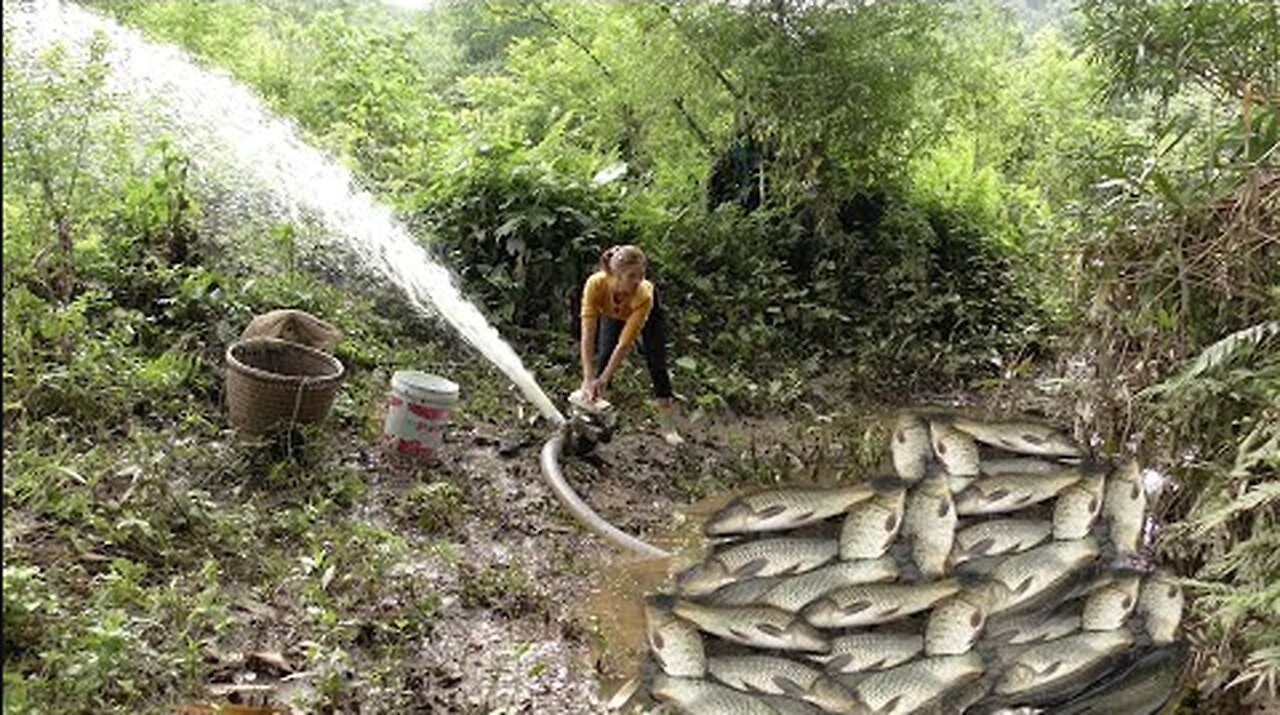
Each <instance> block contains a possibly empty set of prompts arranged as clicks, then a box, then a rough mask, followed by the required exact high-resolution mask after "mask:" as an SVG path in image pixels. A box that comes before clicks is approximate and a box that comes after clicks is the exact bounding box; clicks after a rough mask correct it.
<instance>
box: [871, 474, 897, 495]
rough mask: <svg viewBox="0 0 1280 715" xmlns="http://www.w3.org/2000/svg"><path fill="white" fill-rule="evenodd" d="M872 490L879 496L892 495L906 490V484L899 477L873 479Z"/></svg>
mask: <svg viewBox="0 0 1280 715" xmlns="http://www.w3.org/2000/svg"><path fill="white" fill-rule="evenodd" d="M871 488H872V489H873V490H875V492H876V493H877V494H892V493H893V492H896V491H898V490H899V489H904V488H905V482H904V481H903V480H902V479H900V478H899V477H886V476H878V477H872V478H871Z"/></svg>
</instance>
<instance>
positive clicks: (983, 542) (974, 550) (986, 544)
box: [969, 536, 996, 556]
mask: <svg viewBox="0 0 1280 715" xmlns="http://www.w3.org/2000/svg"><path fill="white" fill-rule="evenodd" d="M995 545H996V540H995V539H994V538H992V537H990V536H988V537H987V538H985V539H980V540H979V541H977V542H975V543H974V545H973V546H970V547H969V553H971V554H977V555H979V556H985V555H986V553H987V550H988V549H990V548H991V547H992V546H995Z"/></svg>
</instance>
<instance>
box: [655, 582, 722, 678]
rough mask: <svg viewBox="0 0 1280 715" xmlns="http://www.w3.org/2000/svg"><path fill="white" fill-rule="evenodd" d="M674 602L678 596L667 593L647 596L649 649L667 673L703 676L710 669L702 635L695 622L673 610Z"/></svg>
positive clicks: (687, 676)
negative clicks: (682, 617) (692, 622)
mask: <svg viewBox="0 0 1280 715" xmlns="http://www.w3.org/2000/svg"><path fill="white" fill-rule="evenodd" d="M674 602H675V599H674V598H672V597H670V596H665V595H654V596H650V597H647V598H646V599H645V603H644V616H645V638H646V640H647V641H648V643H649V652H650V653H652V654H653V659H654V660H655V661H657V663H658V667H659V668H661V669H662V672H664V673H666V674H667V675H674V676H678V677H682V678H701V677H702V676H703V675H705V674H706V672H707V654H706V649H705V647H704V646H703V643H702V634H701V633H699V632H698V629H697V627H695V626H694V625H693V624H691V623H689V622H687V621H684V620H681V619H680V618H679V617H677V616H676V615H675V614H674V613H672V611H671V607H672V606H673V605H674Z"/></svg>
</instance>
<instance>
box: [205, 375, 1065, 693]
mask: <svg viewBox="0 0 1280 715" xmlns="http://www.w3.org/2000/svg"><path fill="white" fill-rule="evenodd" d="M1021 394H1023V395H1026V394H1031V393H1028V392H1023V393H1021ZM925 399H927V401H929V402H931V403H933V404H953V405H959V404H968V405H973V403H974V402H975V400H974V399H973V398H970V397H964V398H957V397H956V396H954V395H951V396H948V395H935V396H930V397H927V398H925ZM1018 401H1019V402H1021V403H1022V405H1021V407H1022V408H1023V409H1024V411H1025V410H1026V409H1027V408H1028V407H1030V410H1031V411H1032V412H1038V413H1044V412H1045V410H1043V409H1041V405H1040V404H1035V403H1034V401H1033V402H1031V403H1028V401H1027V400H1026V399H1025V398H1020V399H1019V400H1018ZM983 402H984V405H985V406H986V407H987V408H988V409H991V408H994V409H997V410H1006V409H1012V408H1013V407H1015V405H1014V404H1013V402H1012V401H1011V400H1010V399H1008V396H1001V395H998V394H995V393H992V394H990V395H989V396H987V397H986V398H984V400H983ZM1049 403H1051V401H1049ZM1049 403H1046V404H1049ZM815 404H816V405H817V407H812V406H811V407H809V408H807V409H805V410H802V411H800V413H798V414H793V415H790V416H788V417H785V418H783V417H773V418H769V419H747V418H738V417H733V416H730V415H720V416H718V417H714V418H711V417H701V416H695V417H694V418H693V419H692V420H689V419H686V422H685V424H684V429H683V433H684V434H685V436H686V438H687V443H686V444H685V445H683V446H681V447H678V448H673V447H671V446H668V445H667V444H666V443H665V442H663V441H662V440H661V438H660V437H659V436H658V434H657V431H656V429H655V426H654V424H653V423H652V421H651V420H648V419H647V418H644V417H643V416H639V415H635V414H626V413H624V414H623V415H622V417H623V419H622V422H621V424H620V426H619V431H618V434H617V435H616V436H615V437H614V439H613V440H612V441H611V442H609V443H608V444H602V445H599V446H598V447H597V449H596V450H595V451H594V452H593V453H592V454H590V455H588V456H587V457H582V458H580V457H571V456H564V457H563V458H562V460H561V464H562V468H563V472H564V475H565V477H566V479H567V480H568V481H569V482H570V483H571V485H572V486H573V487H574V488H575V489H576V490H577V491H578V492H579V494H580V495H581V496H582V497H583V498H584V499H585V500H586V502H587V503H588V504H590V505H591V506H592V507H593V508H594V509H595V510H596V511H597V512H598V513H600V514H601V515H602V516H604V517H605V518H606V519H608V520H609V521H610V522H611V523H613V524H614V525H615V526H617V527H619V528H621V529H623V530H624V531H627V532H628V533H631V534H633V535H636V536H638V537H640V538H641V539H644V540H646V541H650V542H651V543H654V544H656V545H660V546H662V547H664V548H670V549H672V550H673V551H675V552H676V554H677V555H676V556H675V557H674V558H671V559H657V560H642V559H638V558H637V557H635V556H632V555H629V554H625V553H622V552H619V551H618V550H616V549H614V548H613V547H611V546H610V545H609V544H607V543H606V542H605V541H603V540H602V539H600V538H598V537H596V536H595V535H593V534H591V533H589V532H587V531H586V530H584V529H583V528H582V527H580V526H579V524H578V523H577V522H576V521H575V520H574V519H573V518H572V517H571V516H570V515H569V513H568V512H567V511H566V510H565V509H563V508H562V507H561V506H560V505H559V504H558V502H557V501H556V500H555V497H554V495H553V494H552V492H551V491H550V489H549V488H548V487H547V486H546V484H545V482H544V481H543V477H542V474H541V472H540V469H539V466H538V456H539V451H540V449H541V447H542V444H543V442H544V441H545V440H546V439H547V438H548V437H549V436H550V427H549V426H548V425H547V424H546V423H545V422H541V421H538V422H537V423H536V424H532V425H531V424H528V423H527V422H526V423H520V422H516V421H514V420H513V421H511V422H509V423H506V424H492V423H480V422H467V421H465V420H464V421H462V422H461V423H455V424H453V425H451V429H450V432H449V433H448V434H447V437H446V444H445V448H444V450H443V455H442V458H441V459H440V461H439V462H437V463H435V464H430V465H427V464H422V463H417V462H406V461H404V460H401V459H392V458H390V457H388V456H387V455H385V454H384V453H383V452H382V451H381V450H379V449H378V448H377V447H376V445H374V444H371V443H369V442H368V441H367V440H361V439H358V438H355V437H354V436H352V437H351V439H350V443H349V445H348V446H347V447H344V451H346V454H345V456H343V457H341V458H342V459H345V460H348V461H349V462H351V463H352V464H354V465H358V469H359V471H360V473H361V475H362V479H363V480H364V481H365V483H366V485H367V491H366V492H365V493H364V495H363V497H362V498H360V499H359V501H358V503H357V504H356V505H355V506H354V507H353V508H352V509H351V510H350V511H349V512H347V513H346V514H344V515H343V518H345V519H348V520H351V521H355V522H364V523H367V524H369V525H372V526H374V527H378V528H382V529H384V530H385V532H386V533H389V534H392V535H393V540H395V541H397V542H399V547H398V548H396V549H395V551H394V553H395V556H394V559H393V560H394V562H393V563H390V564H389V565H384V566H382V567H379V568H370V569H369V570H368V572H363V571H360V570H358V569H352V568H351V567H350V566H346V567H344V568H343V569H340V570H339V572H338V573H336V574H335V573H332V572H321V571H322V569H320V568H319V567H317V568H316V569H315V571H316V572H317V573H318V578H319V581H320V586H321V587H322V590H327V591H328V592H330V593H331V594H334V593H352V594H355V595H353V596H352V597H351V598H350V599H348V600H347V601H344V602H343V603H345V604H346V605H344V606H342V607H341V608H338V609H337V612H338V613H339V615H340V617H341V619H342V620H341V622H339V623H338V624H337V625H336V628H337V629H338V630H339V631H341V632H343V633H345V634H346V635H345V636H343V637H330V639H329V641H328V642H329V643H335V644H337V647H328V648H321V647H317V644H316V643H314V642H313V639H314V636H313V635H312V631H314V625H306V624H308V623H310V624H314V622H315V619H314V618H310V617H309V616H308V615H307V613H308V608H310V607H309V606H307V605H306V604H307V603H308V600H307V597H306V594H307V593H308V592H307V591H306V590H305V589H301V590H300V589H299V588H296V587H286V586H283V585H282V586H281V588H278V589H272V588H262V589H257V590H255V591H254V592H253V593H252V594H251V595H250V597H248V598H247V599H246V604H245V605H244V607H243V608H242V609H241V610H242V611H243V612H242V613H240V614H239V617H240V618H241V619H242V620H243V622H242V623H241V627H240V628H239V629H233V633H231V634H228V636H227V637H225V638H223V639H221V640H220V642H219V646H218V648H219V649H220V652H217V653H212V654H210V658H212V659H214V661H215V662H217V660H218V659H222V663H221V664H222V665H225V667H223V668H220V669H215V671H214V672H215V675H214V677H213V678H211V681H213V682H211V683H209V686H210V688H211V690H210V692H211V693H214V694H217V695H218V696H219V697H220V698H226V699H227V700H226V701H227V702H237V701H238V702H242V703H247V702H254V699H253V695H254V692H255V691H260V692H261V693H263V694H265V697H261V698H259V701H261V702H270V703H275V704H286V705H290V706H291V709H292V710H293V712H309V711H323V712H351V713H384V712H420V713H604V712H615V711H616V710H611V709H610V708H609V705H608V704H609V701H610V700H611V699H612V698H614V696H615V694H616V693H617V692H618V690H619V689H620V688H622V687H624V686H625V685H626V683H627V681H628V680H631V679H632V678H634V677H635V676H636V674H637V668H638V667H639V663H640V661H639V654H640V653H641V652H642V647H641V639H642V637H643V636H642V633H641V631H640V625H641V619H640V597H641V596H642V595H643V594H644V593H645V592H648V591H652V590H654V589H657V588H661V587H662V586H663V585H664V584H665V583H667V582H668V580H669V575H670V574H671V573H673V572H674V571H675V570H677V569H678V568H680V567H682V566H684V565H686V564H687V563H689V562H690V561H691V560H693V559H696V558H697V557H698V550H697V549H698V541H697V539H696V538H690V535H691V534H694V533H696V525H697V522H698V519H699V518H700V517H701V516H705V514H707V513H708V512H709V511H710V510H711V509H713V508H714V507H715V506H717V505H718V504H722V503H723V502H724V501H725V500H726V499H727V498H728V496H729V495H731V494H733V493H734V492H735V491H740V490H741V489H744V488H749V487H754V486H763V485H777V484H795V483H837V482H845V481H851V480H857V479H862V478H865V477H867V476H869V475H871V474H874V473H876V472H877V471H880V470H884V469H887V468H888V448H887V442H886V438H887V434H888V432H887V426H886V423H887V421H888V420H889V419H891V417H892V415H893V414H894V410H895V408H894V407H892V406H887V407H880V408H875V409H857V410H854V409H850V408H849V407H848V406H847V405H843V406H842V405H838V404H835V403H833V404H827V405H824V404H822V403H820V402H816V403H815ZM824 410H827V411H824ZM1050 416H1055V415H1050ZM1056 417H1062V416H1061V415H1057V416H1056ZM1060 421H1061V420H1060ZM356 526H357V527H359V524H357V525H356ZM356 531H357V532H358V531H359V528H357V529H356ZM349 532H350V529H348V530H347V532H344V533H349ZM327 548H329V547H328V546H326V549H327ZM333 549H334V551H335V553H338V552H340V551H341V545H334V547H333ZM359 558H361V556H359V555H357V556H356V559H357V560H358V559H359ZM339 563H341V561H339ZM331 571H332V569H331ZM316 577H317V574H316V573H312V574H311V578H312V579H315V578H316ZM310 588H311V589H312V590H314V586H311V587H310ZM344 589H345V590H344ZM344 628H345V630H342V629H344ZM237 634H238V635H237ZM318 703H319V704H321V705H319V706H317V704H318ZM615 704H616V703H615ZM650 705H651V704H650V703H647V702H646V701H644V700H643V698H637V699H634V700H632V701H631V702H630V703H628V704H627V705H626V707H625V708H624V709H623V711H624V712H632V713H635V712H645V711H647V709H648V708H649V706H650Z"/></svg>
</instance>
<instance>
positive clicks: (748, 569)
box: [733, 558, 769, 578]
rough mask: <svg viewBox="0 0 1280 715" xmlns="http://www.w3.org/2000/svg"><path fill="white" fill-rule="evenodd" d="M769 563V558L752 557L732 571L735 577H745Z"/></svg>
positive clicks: (752, 574)
mask: <svg viewBox="0 0 1280 715" xmlns="http://www.w3.org/2000/svg"><path fill="white" fill-rule="evenodd" d="M768 565H769V559H763V558H762V559H752V560H750V561H748V562H747V563H745V564H743V565H742V568H740V569H738V570H737V571H734V572H733V575H734V577H735V578H745V577H747V576H755V575H756V574H757V573H759V572H760V571H762V570H763V569H764V567H766V566H768Z"/></svg>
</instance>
